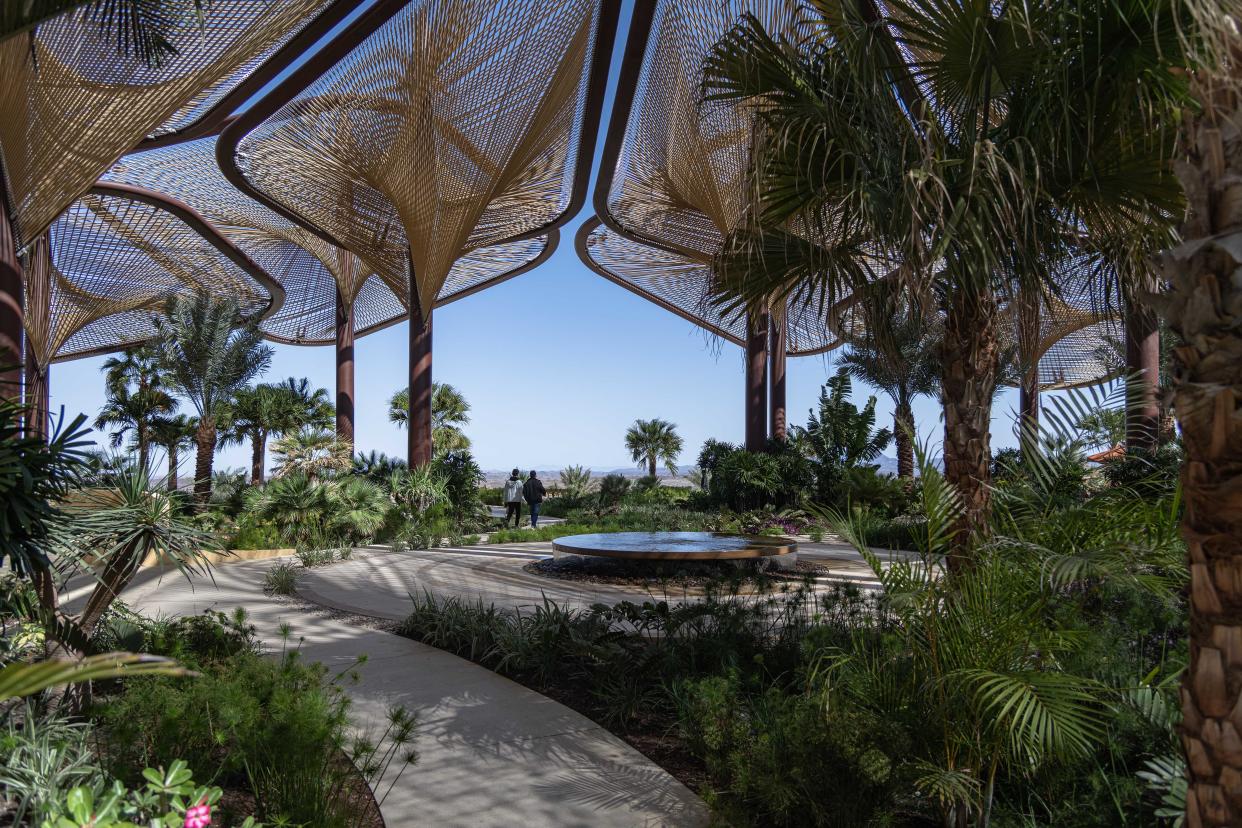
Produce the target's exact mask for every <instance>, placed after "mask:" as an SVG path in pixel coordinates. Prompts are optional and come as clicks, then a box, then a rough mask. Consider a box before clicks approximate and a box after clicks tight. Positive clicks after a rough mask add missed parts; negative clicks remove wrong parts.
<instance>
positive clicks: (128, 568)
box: [78, 546, 142, 637]
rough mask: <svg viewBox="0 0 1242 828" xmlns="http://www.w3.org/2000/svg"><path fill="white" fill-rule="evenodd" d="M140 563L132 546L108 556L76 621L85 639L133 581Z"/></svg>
mask: <svg viewBox="0 0 1242 828" xmlns="http://www.w3.org/2000/svg"><path fill="white" fill-rule="evenodd" d="M141 563H142V561H141V560H140V559H139V558H138V551H137V550H136V549H134V548H133V547H132V546H125V547H124V548H122V549H118V550H117V551H116V552H114V553H113V554H112V555H111V556H109V558H108V563H107V564H105V565H104V569H103V572H101V573H100V575H99V582H98V583H97V584H95V589H94V590H92V591H91V597H90V598H88V599H87V601H86V607H85V608H84V609H83V610H82V616H81V618H79V619H78V626H80V627H81V628H82V632H83V633H84V634H85V635H86V636H87V637H89V636H90V635H91V634H92V633H93V632H94V631H95V625H96V624H98V623H99V619H100V618H102V617H103V614H104V613H105V612H106V611H107V610H108V607H110V606H112V602H113V601H115V600H116V598H117V596H118V595H120V594H121V591H122V590H124V589H125V587H127V586H128V585H129V582H130V581H132V580H133V579H134V574H135V573H136V572H137V571H138V566H139V565H140V564H141Z"/></svg>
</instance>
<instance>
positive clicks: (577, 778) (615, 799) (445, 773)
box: [123, 561, 707, 828]
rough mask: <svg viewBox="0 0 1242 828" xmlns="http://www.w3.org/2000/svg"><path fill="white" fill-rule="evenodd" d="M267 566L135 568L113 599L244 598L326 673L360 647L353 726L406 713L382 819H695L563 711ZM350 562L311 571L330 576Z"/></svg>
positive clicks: (642, 760)
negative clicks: (313, 597)
mask: <svg viewBox="0 0 1242 828" xmlns="http://www.w3.org/2000/svg"><path fill="white" fill-rule="evenodd" d="M272 564H273V562H272V561H261V562H253V563H239V564H231V565H226V566H222V567H218V568H216V569H215V584H214V585H213V584H212V583H211V582H210V581H209V580H206V579H200V580H198V581H197V582H196V583H194V584H190V583H187V582H186V580H185V579H184V578H182V577H180V576H178V575H176V574H171V575H166V576H165V577H164V578H163V580H162V581H158V582H157V581H156V580H154V578H153V577H152V576H150V575H146V573H144V575H145V577H142V578H141V579H140V582H139V583H138V584H136V585H135V586H134V587H132V588H131V589H130V590H128V591H126V593H125V594H124V596H123V599H124V600H125V601H126V602H127V603H129V604H130V605H131V606H133V607H135V608H136V609H140V610H142V611H143V612H145V613H147V614H149V615H160V614H162V615H185V614H193V613H199V612H202V611H204V610H208V609H214V610H221V611H224V612H229V611H231V610H232V609H233V608H235V607H244V608H245V609H246V610H247V612H248V613H249V614H250V617H251V622H252V623H253V624H254V625H255V626H256V627H257V629H258V634H259V637H260V638H261V639H262V640H263V641H264V642H265V643H266V644H267V645H268V647H269V648H276V647H279V646H280V637H279V628H280V625H281V624H282V623H287V624H289V625H291V627H292V632H293V636H294V638H295V640H296V639H298V638H300V639H302V644H301V649H302V653H303V655H304V657H305V658H306V659H307V660H309V661H320V662H323V663H325V664H326V665H328V667H329V669H330V670H331V671H332V672H337V671H339V670H341V669H343V668H345V667H346V666H347V665H349V664H350V663H352V662H353V660H354V659H355V657H356V656H358V655H359V654H366V656H367V662H366V664H364V665H363V666H362V667H361V669H360V670H359V673H360V676H361V680H360V681H359V682H358V683H357V684H355V685H352V686H350V687H348V692H349V695H350V697H351V699H352V700H353V707H352V718H353V720H354V722H355V724H356V725H359V726H362V727H364V728H368V729H370V730H372V731H373V732H375V733H376V735H378V732H379V731H380V730H381V729H382V723H383V720H384V715H385V712H386V711H387V710H388V709H389V707H391V706H393V705H402V706H404V707H406V708H407V709H409V710H410V711H412V712H414V713H416V714H417V715H418V718H419V727H418V731H417V734H418V738H417V741H416V745H415V746H416V748H417V750H418V752H419V757H420V758H419V761H418V764H417V765H415V766H414V767H413V768H410V769H408V770H407V771H406V772H405V774H404V775H403V776H402V777H401V778H400V779H399V780H398V781H397V783H396V786H395V787H394V788H393V789H392V791H391V793H389V794H388V796H387V798H386V799H385V801H384V802H383V803H382V805H381V810H382V811H383V815H384V819H385V821H386V822H387V824H388V826H389V828H405V826H416V825H417V826H433V825H434V826H528V827H529V828H536V826H538V827H539V828H542V827H543V826H551V827H554V828H559V827H560V826H564V827H565V828H575V827H576V826H583V827H584V828H585V827H586V826H616V827H617V828H633V826H651V827H652V828H654V826H698V825H703V824H706V822H707V809H706V807H705V806H704V805H703V803H702V801H701V800H700V799H699V798H698V797H696V796H695V795H694V794H693V793H691V791H690V790H688V789H687V788H686V787H685V786H684V785H682V784H681V783H680V782H678V781H677V780H675V779H674V778H673V777H671V776H670V775H669V774H668V773H666V772H665V771H664V770H663V769H661V768H659V767H658V766H657V765H655V764H654V763H652V762H651V761H650V760H648V759H647V758H646V757H644V756H643V755H642V754H640V753H638V752H637V751H636V750H634V749H633V748H631V747H630V746H629V745H627V744H626V743H624V742H622V741H621V740H620V739H618V738H617V737H615V736H613V735H612V734H611V733H609V732H608V731H606V730H604V729H603V728H601V727H599V726H597V725H596V724H595V723H593V722H591V721H590V720H589V719H587V718H585V717H583V716H581V715H579V714H578V713H575V712H574V711H572V710H570V709H569V708H567V707H565V706H563V705H561V704H558V703H556V702H554V701H552V700H551V699H548V698H546V697H544V696H541V695H540V694H538V693H535V692H534V691H532V690H528V689H526V688H525V687H522V686H521V685H519V684H516V683H514V682H512V681H509V680H508V679H506V678H503V677H501V676H499V675H497V674H495V673H493V672H492V671H490V670H487V669H485V668H483V667H479V666H477V665H475V664H472V663H470V662H468V661H465V660H464V659H461V658H458V657H456V656H454V655H450V654H448V653H445V652H442V651H440V650H437V649H434V648H432V647H428V646H426V645H423V644H419V643H416V642H414V641H409V640H407V639H404V638H401V637H399V636H395V635H391V634H389V633H385V632H380V631H377V630H369V629H365V628H362V627H358V626H355V625H350V624H347V623H345V622H344V621H341V620H337V619H333V618H331V617H330V616H329V614H327V613H318V612H306V611H304V610H300V609H299V608H297V607H296V606H294V605H291V604H286V603H281V602H279V601H276V600H274V599H272V598H270V597H268V596H266V595H264V594H263V592H262V583H263V574H264V572H265V570H266V569H267V568H268V567H269V566H271V565H272ZM352 565H353V564H349V563H346V564H341V565H338V566H333V567H329V568H326V569H323V570H317V571H316V574H318V573H323V574H324V575H325V576H327V578H328V579H331V578H334V577H336V576H337V573H341V572H342V570H343V568H345V567H349V566H352ZM402 597H404V594H402ZM405 600H406V611H407V612H408V601H409V599H408V598H406V599H405ZM370 614H372V615H376V614H378V613H375V612H373V611H372V612H371V613H370ZM388 782H389V780H384V781H381V783H380V784H379V786H378V790H379V791H380V792H382V791H384V790H386V789H387V787H388Z"/></svg>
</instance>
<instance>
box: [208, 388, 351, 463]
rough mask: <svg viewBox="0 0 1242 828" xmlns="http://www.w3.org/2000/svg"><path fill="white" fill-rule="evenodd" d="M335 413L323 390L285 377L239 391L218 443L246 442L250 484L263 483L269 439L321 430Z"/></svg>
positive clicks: (233, 400)
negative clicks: (303, 431)
mask: <svg viewBox="0 0 1242 828" xmlns="http://www.w3.org/2000/svg"><path fill="white" fill-rule="evenodd" d="M334 417H335V410H334V408H333V406H332V404H331V403H330V402H329V401H328V392H327V391H326V390H324V389H323V388H315V389H312V388H311V384H310V380H308V379H306V378H305V377H302V378H300V379H295V378H294V377H289V378H288V379H285V380H283V381H282V382H279V383H275V384H270V383H262V384H260V385H256V386H255V387H254V388H242V389H241V390H239V391H238V392H237V393H236V394H234V395H233V399H232V401H231V402H230V403H229V407H228V428H227V429H225V431H224V432H223V433H222V437H221V443H222V444H241V443H244V442H246V441H249V442H250V449H251V451H250V482H251V483H252V484H255V485H258V484H260V483H262V482H263V460H264V457H265V456H266V454H267V441H268V438H270V437H280V436H283V435H286V434H292V433H294V432H296V431H299V430H301V429H303V428H311V429H316V430H318V429H322V428H327V427H328V426H329V425H331V424H332V420H333V418H334Z"/></svg>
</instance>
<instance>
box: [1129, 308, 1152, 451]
mask: <svg viewBox="0 0 1242 828" xmlns="http://www.w3.org/2000/svg"><path fill="white" fill-rule="evenodd" d="M1125 324H1126V374H1127V375H1128V376H1127V379H1126V383H1127V388H1126V403H1127V405H1126V409H1127V414H1126V449H1127V450H1129V451H1134V450H1144V451H1146V450H1151V449H1153V448H1155V446H1156V441H1157V438H1158V437H1159V434H1160V405H1159V402H1158V401H1157V399H1156V393H1157V389H1158V388H1159V387H1160V328H1159V325H1158V324H1157V322H1156V315H1155V314H1154V313H1152V312H1151V310H1149V309H1148V308H1144V307H1142V306H1138V305H1130V306H1129V307H1128V308H1127V310H1126V319H1125Z"/></svg>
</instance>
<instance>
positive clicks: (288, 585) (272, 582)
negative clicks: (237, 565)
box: [263, 562, 301, 595]
mask: <svg viewBox="0 0 1242 828" xmlns="http://www.w3.org/2000/svg"><path fill="white" fill-rule="evenodd" d="M300 569H301V568H300V567H298V566H294V565H293V564H291V563H288V562H285V563H278V564H276V565H275V566H273V567H272V568H271V569H269V570H267V572H265V573H263V591H264V592H270V593H272V594H273V595H293V594H294V593H295V592H297V589H298V572H299V571H300Z"/></svg>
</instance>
